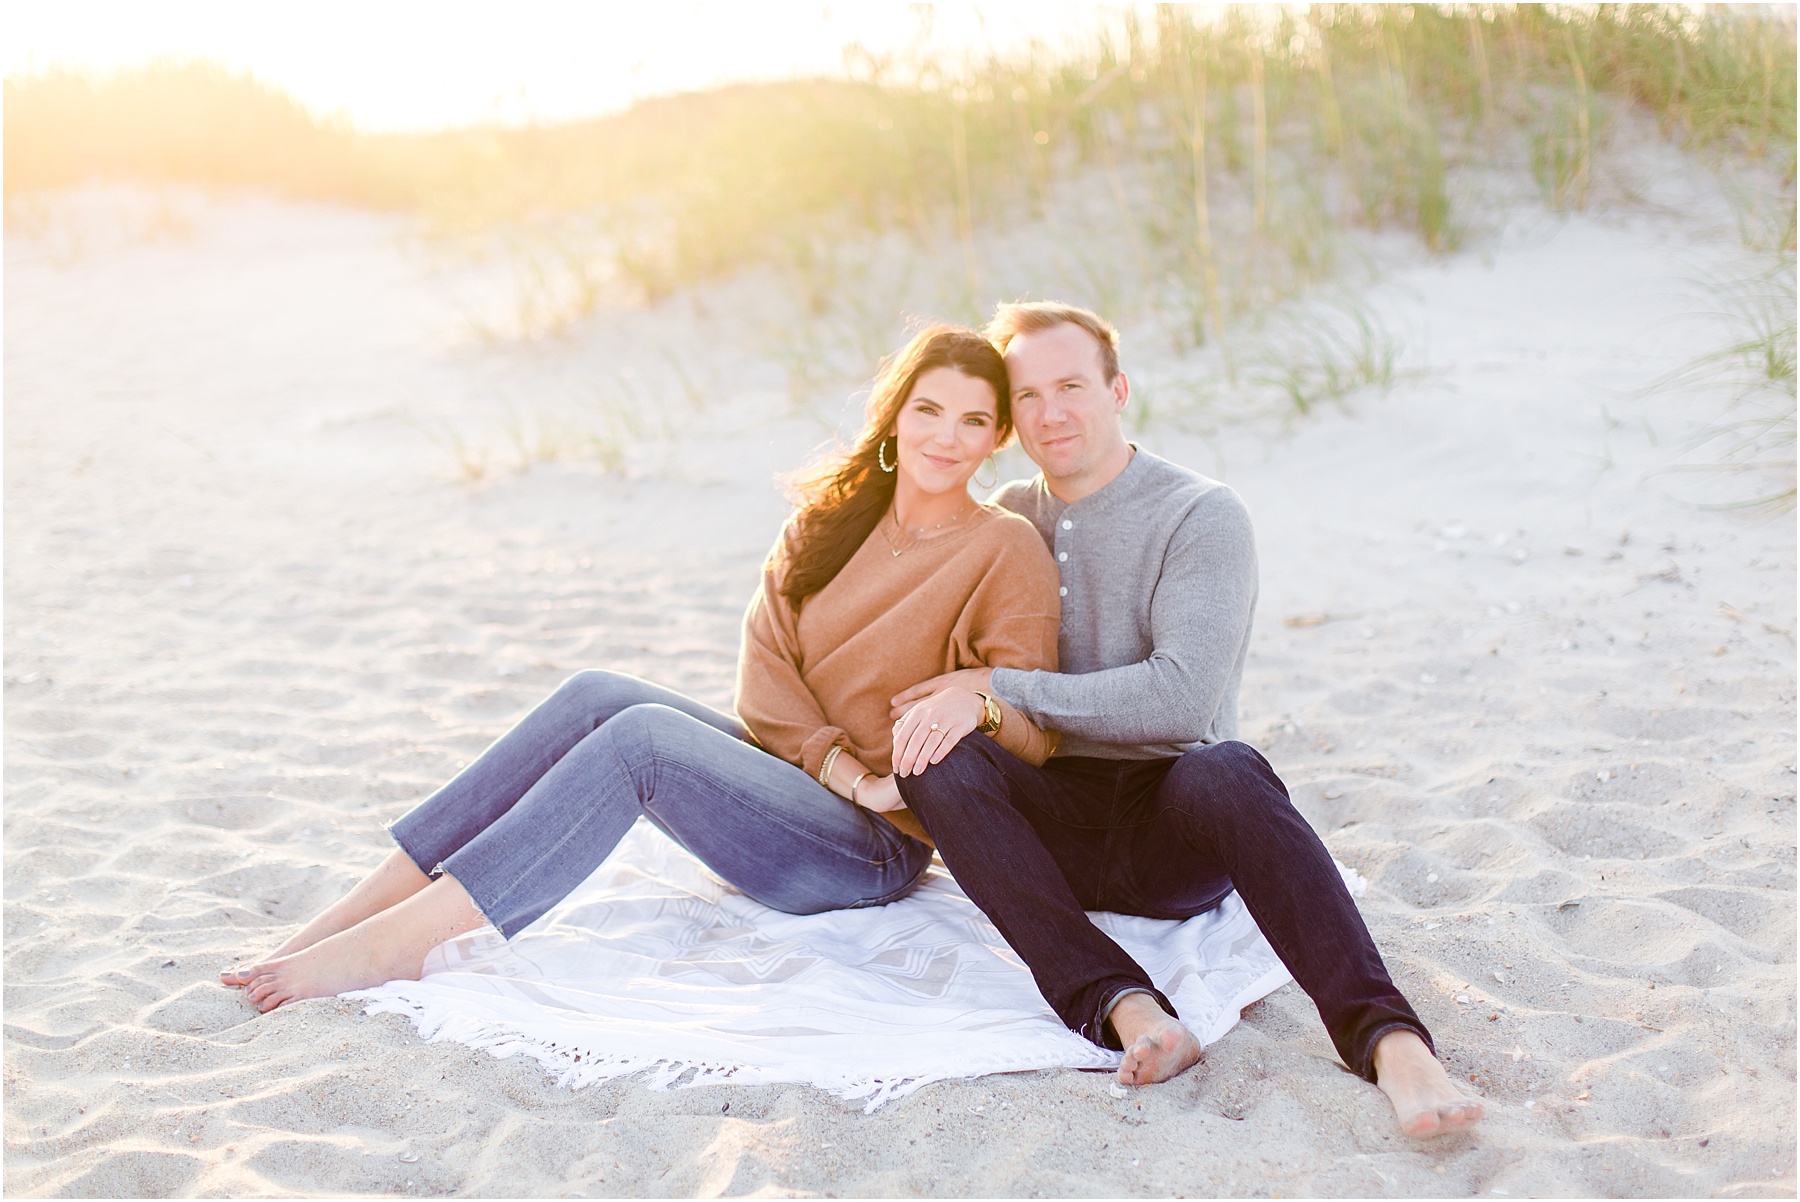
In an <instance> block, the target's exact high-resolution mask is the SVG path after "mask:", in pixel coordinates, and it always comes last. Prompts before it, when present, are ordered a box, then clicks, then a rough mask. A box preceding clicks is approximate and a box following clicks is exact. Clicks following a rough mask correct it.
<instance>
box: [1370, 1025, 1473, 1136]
mask: <svg viewBox="0 0 1800 1202" xmlns="http://www.w3.org/2000/svg"><path fill="white" fill-rule="evenodd" d="M1375 1084H1376V1085H1377V1086H1378V1087H1379V1088H1380V1090H1381V1092H1382V1093H1384V1094H1386V1095H1387V1097H1388V1101H1389V1102H1391V1103H1392V1104H1393V1107H1394V1115H1395V1117H1397V1118H1398V1119H1399V1120H1400V1129H1401V1130H1402V1131H1404V1132H1406V1133H1407V1134H1408V1135H1410V1136H1412V1137H1414V1138H1415V1139H1430V1138H1431V1137H1432V1136H1434V1135H1448V1134H1450V1133H1451V1132H1453V1131H1466V1130H1468V1129H1469V1128H1470V1127H1473V1126H1474V1125H1475V1124H1476V1123H1478V1122H1480V1121H1481V1116H1482V1115H1483V1114H1485V1113H1486V1111H1485V1110H1484V1109H1483V1107H1482V1105H1481V1099H1479V1098H1473V1097H1470V1096H1469V1095H1468V1094H1467V1093H1465V1092H1464V1091H1463V1090H1461V1089H1459V1088H1458V1087H1457V1085H1456V1082H1454V1081H1452V1080H1451V1079H1450V1074H1449V1073H1447V1072H1445V1071H1444V1066H1443V1065H1442V1064H1439V1063H1438V1058H1437V1057H1436V1056H1433V1055H1432V1054H1431V1049H1430V1048H1428V1047H1426V1046H1425V1041H1424V1040H1423V1039H1420V1038H1419V1037H1418V1036H1417V1035H1416V1034H1414V1033H1413V1032H1411V1031H1389V1032H1388V1033H1387V1034H1386V1035H1383V1036H1382V1037H1381V1042H1379V1043H1377V1044H1376V1045H1375Z"/></svg>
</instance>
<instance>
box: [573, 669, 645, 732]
mask: <svg viewBox="0 0 1800 1202" xmlns="http://www.w3.org/2000/svg"><path fill="white" fill-rule="evenodd" d="M656 692H657V689H656V686H654V685H652V684H651V683H650V682H649V681H647V680H641V679H639V678H638V677H636V676H631V675H628V674H627V673H624V672H611V671H608V670H607V669H605V668H585V669H583V670H582V671H580V672H577V673H575V674H574V675H573V676H571V677H569V678H568V679H567V680H565V681H563V682H562V684H561V685H559V686H558V687H557V690H556V693H555V700H556V701H558V702H559V703H561V704H563V705H567V706H571V707H573V708H575V709H576V710H578V711H579V712H580V713H581V714H582V715H583V716H584V717H585V718H586V719H587V720H588V721H589V722H592V723H595V724H596V725H597V724H599V723H601V722H605V721H608V720H609V719H610V718H612V717H613V715H615V714H617V713H619V712H620V711H622V710H624V709H626V708H627V707H629V706H632V705H637V704H641V703H643V702H646V701H648V700H650V699H651V697H653V696H654V695H655V694H656Z"/></svg>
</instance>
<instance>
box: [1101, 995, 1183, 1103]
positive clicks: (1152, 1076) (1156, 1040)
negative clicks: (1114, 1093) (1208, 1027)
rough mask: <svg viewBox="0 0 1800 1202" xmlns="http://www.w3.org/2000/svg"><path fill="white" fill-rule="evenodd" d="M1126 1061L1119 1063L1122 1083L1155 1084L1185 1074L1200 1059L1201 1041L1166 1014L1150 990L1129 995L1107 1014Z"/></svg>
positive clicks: (1120, 1081)
mask: <svg viewBox="0 0 1800 1202" xmlns="http://www.w3.org/2000/svg"><path fill="white" fill-rule="evenodd" d="M1108 1021H1109V1022H1111V1023H1112V1026H1113V1030H1114V1031H1116V1032H1118V1035H1119V1043H1120V1044H1122V1045H1123V1046H1124V1048H1125V1062H1124V1063H1123V1064H1121V1065H1119V1083H1120V1084H1122V1085H1155V1084H1156V1083H1157V1082H1159V1081H1167V1080H1168V1079H1169V1078H1170V1077H1174V1076H1177V1075H1179V1074H1181V1073H1185V1072H1186V1071H1187V1070H1188V1069H1190V1068H1193V1067H1194V1065H1196V1064H1198V1063H1199V1062H1200V1041H1199V1040H1198V1039H1195V1038H1194V1033H1193V1032H1192V1031H1190V1030H1188V1029H1187V1028H1186V1027H1184V1026H1182V1025H1181V1024H1180V1023H1179V1022H1177V1021H1175V1020H1174V1019H1173V1018H1170V1017H1169V1016H1168V1014H1166V1013H1164V1011H1163V1008H1162V1007H1161V1006H1159V1005H1157V1004H1156V999H1155V998H1153V997H1151V996H1150V995H1149V994H1147V993H1133V994H1127V995H1126V996H1125V997H1123V998H1121V999H1120V1000H1119V1003H1118V1004H1117V1005H1116V1006H1114V1007H1113V1011H1112V1014H1111V1015H1110V1016H1108Z"/></svg>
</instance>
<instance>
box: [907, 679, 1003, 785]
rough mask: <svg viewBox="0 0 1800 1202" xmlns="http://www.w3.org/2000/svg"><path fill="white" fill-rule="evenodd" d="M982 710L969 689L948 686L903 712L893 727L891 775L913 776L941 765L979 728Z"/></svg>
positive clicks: (976, 697) (979, 702)
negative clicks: (944, 759)
mask: <svg viewBox="0 0 1800 1202" xmlns="http://www.w3.org/2000/svg"><path fill="white" fill-rule="evenodd" d="M985 708H986V707H984V706H983V705H982V703H981V697H980V695H979V694H977V693H976V692H975V691H974V690H973V689H965V688H961V687H958V686H952V687H951V688H947V689H940V690H939V691H938V692H935V693H933V694H932V695H931V696H929V697H927V698H925V700H923V701H921V702H919V703H918V704H917V705H915V706H913V707H912V708H911V709H909V710H907V711H906V713H905V714H903V715H902V716H901V718H900V720H899V721H898V722H896V723H894V775H895V776H916V775H917V774H919V773H921V772H923V771H925V769H926V768H928V767H930V766H931V765H932V764H935V763H938V762H939V761H941V760H942V759H943V758H944V757H945V756H947V755H949V754H950V749H951V748H952V747H954V746H956V745H957V744H958V743H960V742H962V739H963V736H964V735H966V734H968V733H969V732H970V731H972V730H974V729H975V728H976V727H977V726H980V725H981V719H982V715H983V713H984V711H985Z"/></svg>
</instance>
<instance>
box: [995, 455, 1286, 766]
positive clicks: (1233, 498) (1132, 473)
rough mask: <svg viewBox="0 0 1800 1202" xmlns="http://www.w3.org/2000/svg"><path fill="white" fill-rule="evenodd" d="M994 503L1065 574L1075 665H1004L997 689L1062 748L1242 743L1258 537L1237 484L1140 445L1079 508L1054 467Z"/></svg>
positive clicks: (1065, 632)
mask: <svg viewBox="0 0 1800 1202" xmlns="http://www.w3.org/2000/svg"><path fill="white" fill-rule="evenodd" d="M994 501H995V503H997V504H1000V505H1003V506H1005V507H1006V508H1008V509H1010V510H1012V511H1013V512H1014V513H1017V514H1019V515H1021V516H1023V517H1026V518H1029V519H1030V520H1031V522H1032V524H1034V525H1035V526H1036V527H1037V528H1038V533H1040V534H1042V535H1043V536H1044V542H1045V543H1046V544H1048V546H1049V548H1050V554H1051V555H1052V556H1053V557H1054V558H1055V560H1056V567H1057V571H1058V572H1060V573H1061V575H1062V626H1061V629H1060V631H1059V634H1058V640H1057V642H1058V650H1059V654H1060V658H1061V663H1060V667H1061V671H1059V672H1025V671H1020V670H1018V669H1015V668H996V669H995V670H994V683H993V688H994V692H995V693H997V694H998V695H999V696H1001V697H1003V698H1004V699H1005V700H1006V701H1008V702H1009V703H1010V704H1011V705H1012V706H1013V707H1014V708H1016V709H1018V710H1019V711H1020V712H1021V713H1023V714H1025V715H1026V716H1027V717H1029V718H1030V719H1031V720H1032V721H1033V722H1036V723H1037V724H1038V725H1039V726H1042V727H1044V728H1046V729H1048V730H1055V731H1060V732H1061V733H1062V743H1061V745H1060V746H1059V747H1058V748H1057V752H1056V754H1057V755H1085V756H1099V757H1103V758H1106V759H1115V760H1145V759H1157V758H1160V757H1163V756H1177V755H1180V754H1181V753H1182V752H1184V751H1190V750H1192V749H1193V748H1195V747H1198V746H1200V745H1202V744H1204V743H1217V742H1222V741H1223V740H1226V739H1235V738H1236V737H1237V709H1238V685H1239V683H1240V682H1241V681H1242V680H1243V676H1244V657H1245V655H1246V654H1247V653H1248V651H1249V646H1250V622H1251V618H1252V617H1253V616H1254V614H1255V612H1256V539H1255V535H1254V534H1253V533H1252V532H1251V529H1250V514H1249V512H1248V511H1246V510H1245V508H1244V503H1243V502H1242V501H1241V500H1239V499H1238V495H1237V494H1236V493H1235V492H1233V491H1231V489H1229V488H1227V487H1226V486H1225V485H1223V484H1220V483H1219V482H1218V481H1217V480H1210V479H1208V478H1207V477H1205V476H1202V475H1200V474H1199V473H1198V472H1192V471H1189V470H1188V469H1187V468H1184V467H1180V466H1178V465H1176V464H1173V463H1170V462H1169V461H1168V460H1166V459H1160V458H1158V457H1157V456H1155V455H1152V454H1150V453H1149V452H1148V451H1142V450H1140V451H1138V452H1137V453H1136V454H1134V455H1133V456H1132V457H1131V462H1130V463H1128V464H1127V465H1126V466H1125V470H1124V471H1122V472H1120V473H1119V475H1118V477H1117V478H1115V479H1114V480H1113V481H1112V482H1111V483H1110V484H1108V485H1107V486H1106V487H1105V488H1102V489H1101V490H1100V491H1099V492H1096V493H1094V494H1093V495H1091V496H1087V497H1083V498H1082V499H1081V500H1079V501H1076V502H1075V503H1074V504H1073V505H1069V504H1065V503H1064V502H1062V501H1060V500H1058V499H1057V497H1056V496H1055V494H1053V493H1052V492H1051V491H1050V489H1049V487H1048V486H1047V485H1046V484H1045V483H1044V477H1043V476H1042V475H1041V474H1040V475H1038V476H1035V477H1033V478H1032V479H1030V480H1015V481H1013V482H1012V483H1010V484H1008V485H1006V486H1005V487H1004V488H1002V489H1001V490H1000V491H999V492H998V493H997V494H996V495H995V496H994Z"/></svg>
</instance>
